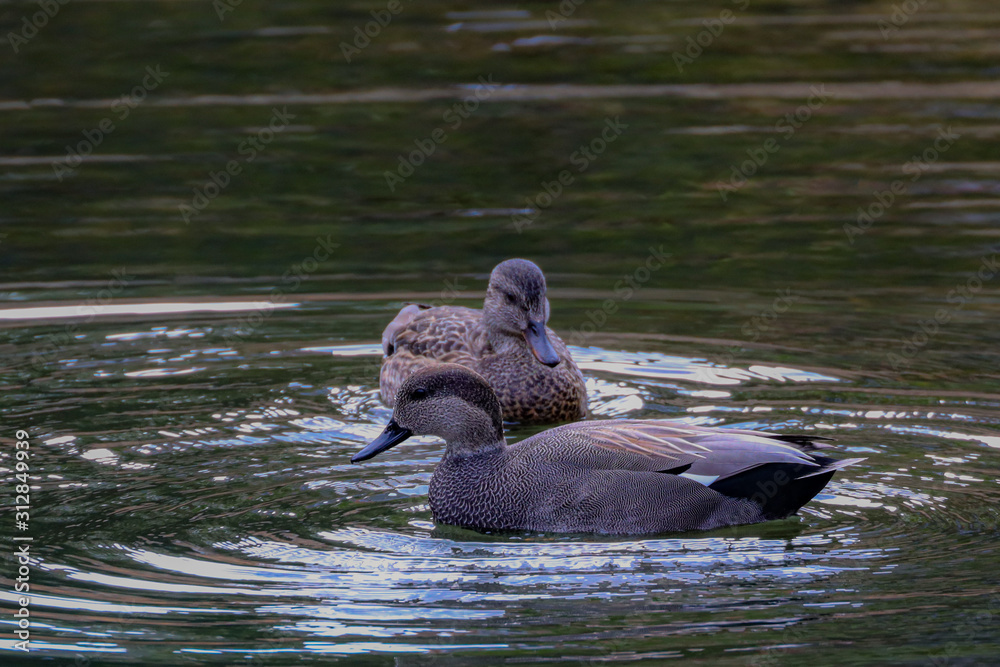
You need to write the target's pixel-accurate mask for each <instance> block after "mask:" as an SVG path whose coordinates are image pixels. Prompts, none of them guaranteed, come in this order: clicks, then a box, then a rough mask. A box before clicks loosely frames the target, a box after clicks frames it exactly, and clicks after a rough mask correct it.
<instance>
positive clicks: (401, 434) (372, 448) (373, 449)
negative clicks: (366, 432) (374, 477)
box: [351, 420, 413, 463]
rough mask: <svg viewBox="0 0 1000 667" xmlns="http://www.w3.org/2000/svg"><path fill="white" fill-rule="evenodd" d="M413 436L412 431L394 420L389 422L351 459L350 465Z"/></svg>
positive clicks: (365, 459) (376, 454)
mask: <svg viewBox="0 0 1000 667" xmlns="http://www.w3.org/2000/svg"><path fill="white" fill-rule="evenodd" d="M411 435H413V431H411V430H410V429H408V428H403V427H402V426H400V425H399V424H397V423H396V421H395V420H389V423H388V424H386V427H385V430H383V431H382V433H380V434H379V436H378V437H377V438H375V439H374V440H372V441H371V442H370V443H368V445H367V446H366V447H365V448H364V449H362V450H361V451H360V452H358V453H357V454H355V455H354V456H352V457H351V463H361V462H362V461H367V460H368V459H370V458H372V457H375V456H378V455H379V454H381V453H382V452H384V451H385V450H387V449H391V448H393V447H395V446H396V445H398V444H399V443H401V442H403V441H404V440H406V439H407V438H409V437H410V436H411Z"/></svg>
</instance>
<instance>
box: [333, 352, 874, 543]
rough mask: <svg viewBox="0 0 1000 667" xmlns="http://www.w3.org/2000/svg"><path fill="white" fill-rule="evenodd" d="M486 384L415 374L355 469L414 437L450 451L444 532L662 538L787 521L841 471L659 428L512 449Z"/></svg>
mask: <svg viewBox="0 0 1000 667" xmlns="http://www.w3.org/2000/svg"><path fill="white" fill-rule="evenodd" d="M501 415H502V413H501V406H500V402H499V401H498V400H497V397H496V394H495V393H494V392H493V390H492V389H491V388H490V385H489V383H488V382H487V381H486V380H485V379H484V378H482V377H481V376H479V375H477V374H476V373H474V372H472V371H470V370H469V369H467V368H465V367H463V366H458V365H454V364H438V365H434V366H431V367H428V368H423V369H420V370H418V371H416V372H415V373H413V374H412V375H411V376H410V377H409V378H407V379H406V381H404V382H403V384H402V386H401V387H400V388H399V392H398V394H397V396H396V402H395V409H394V410H393V414H392V420H391V421H390V422H389V424H388V425H387V426H386V427H385V430H383V431H382V434H381V435H379V436H378V438H376V439H375V440H374V441H372V442H371V443H370V444H369V445H367V446H366V447H364V448H363V449H362V450H361V451H360V452H358V453H357V454H355V455H354V457H353V458H352V459H351V461H352V462H353V463H358V462H361V461H365V460H367V459H370V458H372V457H374V456H376V455H378V454H379V453H381V452H384V451H385V450H387V449H389V448H390V447H393V446H395V445H397V444H399V443H400V442H403V441H404V440H406V439H407V438H408V437H410V436H411V435H436V436H439V437H441V438H444V440H445V442H446V447H445V452H444V456H443V457H442V459H441V462H440V463H439V464H438V466H437V468H436V469H435V471H434V475H433V477H432V478H431V483H430V491H429V495H430V507H431V512H432V513H433V515H434V519H435V520H436V521H438V522H440V523H445V524H451V525H455V526H461V527H464V528H471V529H475V530H480V531H537V532H558V533H605V534H620V535H625V534H627V535H640V534H656V533H665V532H675V531H688V530H706V529H711V528H719V527H722V526H731V525H739V524H750V523H757V522H760V521H768V520H771V519H781V518H784V517H787V516H789V515H791V514H794V513H795V512H796V511H797V510H798V509H799V508H800V507H801V506H802V505H804V504H805V503H807V502H808V501H809V500H810V499H812V498H813V496H815V495H816V494H817V493H819V492H820V491H821V490H822V489H823V487H824V486H826V484H827V482H829V481H830V479H831V478H832V477H833V474H834V472H835V471H836V470H838V469H840V468H843V467H846V466H848V465H851V464H854V463H857V462H859V461H863V460H864V459H843V460H836V459H832V458H829V457H826V456H823V455H821V454H819V453H817V452H818V450H820V449H828V448H829V447H830V445H824V444H821V443H818V442H816V441H817V440H824V439H825V438H818V437H812V436H806V435H778V434H773V433H763V432H757V431H747V430H732V429H716V428H706V427H699V426H688V425H685V424H678V423H672V422H669V421H662V420H609V421H589V422H579V423H574V424H565V425H562V426H557V427H555V428H551V429H548V430H545V431H542V432H541V433H538V434H536V435H533V436H531V437H529V438H527V439H525V440H522V441H521V442H518V443H516V444H513V445H508V444H506V442H505V440H504V434H503V420H502V417H501Z"/></svg>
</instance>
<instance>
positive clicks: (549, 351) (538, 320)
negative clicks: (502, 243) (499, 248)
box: [483, 259, 559, 367]
mask: <svg viewBox="0 0 1000 667" xmlns="http://www.w3.org/2000/svg"><path fill="white" fill-rule="evenodd" d="M548 321H549V300H548V299H547V298H546V297H545V276H544V275H543V274H542V270H541V269H539V268H538V266H537V265H535V263H534V262H529V261H528V260H526V259H508V260H507V261H505V262H501V263H500V264H497V266H496V268H495V269H493V273H491V274H490V284H489V287H487V288H486V300H485V301H484V302H483V324H484V325H485V326H486V329H487V331H488V332H489V333H490V342H491V343H492V344H493V346H494V348H498V350H497V351H498V352H499V351H502V350H503V348H504V347H506V346H508V345H511V344H517V345H522V344H523V343H527V345H528V348H529V349H530V350H531V352H532V354H534V355H535V358H536V359H538V361H540V362H541V363H543V364H545V365H546V366H549V367H552V366H557V365H558V364H559V355H558V353H557V352H556V350H555V348H554V347H552V342H551V341H549V337H548V335H547V334H546V333H545V323H546V322H548ZM521 341H523V343H522V342H521Z"/></svg>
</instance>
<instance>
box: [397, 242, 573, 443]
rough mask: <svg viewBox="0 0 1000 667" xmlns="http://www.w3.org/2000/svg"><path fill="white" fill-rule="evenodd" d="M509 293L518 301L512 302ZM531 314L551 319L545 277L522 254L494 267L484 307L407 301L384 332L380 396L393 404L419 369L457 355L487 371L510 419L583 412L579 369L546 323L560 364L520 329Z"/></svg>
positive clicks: (561, 417)
mask: <svg viewBox="0 0 1000 667" xmlns="http://www.w3.org/2000/svg"><path fill="white" fill-rule="evenodd" d="M508 295H510V296H513V297H516V299H517V302H516V303H513V302H511V303H508V302H507V301H506V299H508V298H509V297H508ZM532 316H533V317H534V319H535V320H536V321H538V322H541V323H542V324H543V325H544V322H545V321H547V319H548V300H547V299H546V297H545V278H544V276H543V275H542V272H541V270H540V269H538V267H537V266H535V265H534V264H533V263H531V262H528V261H527V260H520V259H515V260H507V261H506V262H503V263H501V264H500V265H498V266H497V267H496V268H495V269H494V271H493V274H492V275H491V277H490V285H489V287H488V288H487V294H486V299H485V300H484V304H483V310H475V309H472V308H463V307H458V306H438V307H435V308H428V307H426V306H420V305H417V304H410V305H408V306H406V307H404V308H403V309H402V310H400V312H399V314H398V315H397V316H396V317H395V319H393V321H392V322H390V323H389V326H387V327H386V329H385V332H383V334H382V348H383V352H384V353H385V357H384V359H383V362H382V370H381V373H380V374H379V387H380V389H381V393H382V400H383V401H384V402H385V403H386V405H388V406H390V407H392V405H393V401H394V399H395V395H396V391H397V390H398V389H399V386H400V385H401V384H402V383H403V381H404V380H405V379H406V378H407V377H409V376H410V375H411V374H412V373H414V372H415V371H417V370H419V369H422V368H427V367H429V366H432V365H434V364H439V363H456V364H460V365H462V366H465V367H466V368H470V369H472V370H474V371H476V372H477V373H479V374H480V375H482V376H483V377H484V378H486V380H487V381H488V382H489V383H490V386H491V387H493V389H494V391H495V392H496V393H497V396H498V397H499V399H500V403H501V405H502V406H503V411H504V412H503V414H504V419H505V420H507V421H511V422H520V423H534V424H541V423H555V422H562V421H572V420H576V419H581V418H583V417H585V416H586V413H587V389H586V385H585V383H584V380H583V375H582V373H580V369H579V368H578V367H577V365H576V363H574V361H573V358H572V356H571V355H570V353H569V350H568V349H567V347H566V344H565V343H563V341H562V340H561V339H560V338H559V337H558V336H557V335H556V334H555V333H554V332H553V331H552V330H551V329H549V328H548V327H544V331H545V334H546V337H547V338H548V341H549V343H551V345H552V348H553V349H554V351H555V354H556V355H557V356H558V365H556V366H555V367H549V366H546V365H545V364H543V363H542V362H541V361H539V359H538V358H537V357H536V355H535V354H534V353H533V352H532V349H531V347H530V346H529V344H528V342H527V341H526V339H525V337H524V335H523V334H522V331H521V330H522V329H524V328H525V322H527V321H528V320H529V319H532Z"/></svg>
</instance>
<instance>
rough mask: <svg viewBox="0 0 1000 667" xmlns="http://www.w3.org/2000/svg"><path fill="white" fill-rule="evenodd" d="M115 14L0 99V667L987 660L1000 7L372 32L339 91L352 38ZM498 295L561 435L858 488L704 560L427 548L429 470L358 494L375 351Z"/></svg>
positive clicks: (760, 9)
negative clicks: (606, 427)
mask: <svg viewBox="0 0 1000 667" xmlns="http://www.w3.org/2000/svg"><path fill="white" fill-rule="evenodd" d="M113 4H114V7H113V8H111V9H109V7H110V5H108V3H102V2H90V1H87V0H75V1H74V2H73V3H69V4H67V5H65V6H61V9H60V10H59V13H58V14H57V15H55V16H54V17H52V18H51V19H50V20H49V22H48V24H47V25H46V26H45V27H44V28H43V29H41V30H39V32H38V34H37V35H36V36H34V37H32V38H31V39H30V40H29V41H28V42H27V43H26V44H21V45H20V46H19V49H18V52H17V53H13V49H11V51H8V53H7V54H6V56H5V57H6V58H7V59H8V60H7V61H5V62H10V63H12V66H8V67H5V68H2V69H0V121H2V126H3V127H4V128H5V131H4V132H2V133H0V201H2V202H3V206H2V207H0V256H2V258H3V261H2V264H0V271H2V272H3V275H2V277H0V296H2V298H3V303H2V304H0V329H2V332H3V334H4V335H3V338H2V339H0V344H2V345H3V348H2V349H3V352H4V355H3V361H4V363H3V371H4V375H3V379H2V382H3V388H4V389H5V391H4V392H2V393H0V410H2V411H3V414H4V423H5V425H6V431H5V432H4V433H2V434H0V439H2V441H3V443H4V444H3V447H2V451H0V466H2V467H3V472H4V479H5V482H4V483H5V485H6V486H7V488H10V489H13V488H14V484H15V481H14V476H13V473H12V472H11V471H12V468H13V463H14V461H13V452H14V436H15V432H16V430H17V429H26V430H27V431H28V432H29V434H30V436H31V438H30V442H31V451H32V453H33V458H32V459H31V470H32V493H31V497H32V509H31V522H30V529H29V530H28V531H26V532H27V533H30V535H31V536H32V537H33V540H34V541H33V543H32V547H31V553H32V561H31V567H32V574H31V586H32V589H31V592H32V602H31V619H32V626H31V648H32V652H31V653H30V654H29V655H27V656H26V655H24V654H23V653H22V652H19V651H17V649H16V648H15V641H16V640H14V639H12V637H13V629H14V621H13V616H12V614H13V611H14V609H15V605H16V604H17V597H18V596H17V595H16V594H15V593H14V583H15V582H14V577H15V576H16V565H15V561H14V560H12V559H8V560H7V561H5V562H6V563H7V565H6V567H5V569H4V570H3V571H2V572H0V601H2V605H3V610H4V611H3V614H2V618H0V625H2V626H3V627H4V628H6V630H5V632H4V636H3V637H2V638H0V651H3V654H4V658H3V660H4V661H8V662H12V663H13V662H14V661H21V660H28V659H31V658H35V659H41V658H50V659H56V660H58V661H63V662H68V663H75V664H100V663H116V662H117V663H129V664H139V663H141V664H290V663H292V664H294V663H297V662H300V661H307V660H311V661H319V660H324V661H325V660H331V661H332V660H335V659H337V660H341V661H345V662H348V663H349V664H393V663H395V664H400V665H411V664H412V665H424V664H433V663H436V662H439V661H442V660H450V661H454V662H456V663H458V664H465V663H469V662H472V661H473V660H478V661H487V662H489V663H504V664H506V663H511V664H520V663H524V662H529V663H530V662H542V661H544V662H554V663H560V662H570V663H575V662H592V663H595V664H603V663H618V662H622V663H634V662H648V663H650V664H656V663H659V662H664V661H666V660H668V659H683V660H685V661H688V662H691V663H693V664H710V665H729V664H732V665H745V664H752V665H778V664H790V665H794V664H803V663H804V662H807V661H808V662H809V663H810V664H815V665H827V664H828V665H852V664H856V665H868V664H900V665H902V664H906V665H911V664H956V665H957V664H962V665H966V664H992V663H994V662H996V656H997V655H1000V630H998V628H1000V597H998V593H997V591H998V583H1000V575H998V574H997V563H998V560H997V559H998V554H997V551H996V545H997V525H998V514H997V510H996V509H995V508H996V507H997V504H998V502H1000V489H998V487H997V480H996V479H995V471H996V470H997V468H998V466H1000V426H998V421H1000V409H998V408H1000V393H998V391H997V386H998V379H1000V378H998V373H997V367H998V361H1000V359H998V354H997V349H998V345H1000V334H998V331H1000V329H998V328H997V326H996V322H997V321H998V315H1000V290H998V287H997V283H996V281H995V280H996V271H997V269H996V261H997V258H998V257H997V256H998V254H1000V241H998V236H1000V231H998V223H1000V207H998V202H1000V198H998V193H1000V185H998V181H997V175H998V173H1000V161H998V157H997V153H996V148H995V146H996V137H997V134H998V133H1000V106H998V97H1000V91H998V88H997V83H996V77H997V73H998V68H997V64H996V54H997V51H996V46H995V44H996V38H997V36H998V35H1000V14H997V13H996V12H995V10H994V8H993V7H992V6H991V5H990V4H989V3H985V2H967V3H960V4H948V5H939V6H931V5H923V6H921V7H920V9H919V10H918V11H916V12H915V13H912V15H907V16H905V17H897V19H896V20H894V19H893V18H892V13H893V11H894V10H893V5H892V4H891V3H885V4H883V3H875V2H859V3H854V4H852V5H851V6H850V8H847V9H845V8H844V7H843V6H841V5H840V4H836V3H821V2H782V3H770V4H766V5H761V6H757V5H753V4H751V5H747V4H745V3H742V2H737V3H720V4H718V5H717V6H713V7H708V6H705V5H697V4H695V3H689V2H677V3H670V4H667V5H660V4H656V3H621V2H604V1H601V0H588V2H586V3H583V4H582V5H580V6H579V7H578V8H577V9H576V10H575V11H573V12H572V13H571V14H567V15H566V16H560V15H559V11H560V10H559V7H560V5H558V4H556V3H526V4H525V3H522V4H519V5H516V6H514V5H502V6H496V5H487V4H483V3H478V4H477V3H471V4H466V5H462V6H461V7H458V6H453V5H452V4H448V3H441V2H421V3H404V5H403V10H402V11H401V12H400V13H399V14H398V15H397V16H395V17H394V18H393V19H392V21H391V22H390V23H389V24H388V25H387V26H385V27H383V28H381V29H380V30H379V31H378V34H377V36H376V37H373V38H372V39H371V41H370V44H368V45H367V46H365V47H364V48H363V49H359V51H360V52H359V53H353V52H350V49H348V51H349V56H350V60H351V61H350V62H347V59H346V58H345V55H344V48H343V47H342V46H341V43H342V42H344V43H351V41H352V40H353V39H354V37H355V32H354V28H355V27H356V26H358V27H361V28H363V27H364V26H365V24H366V23H367V22H369V21H371V20H372V17H371V14H370V12H371V11H372V10H375V11H376V12H378V11H380V10H382V9H383V8H384V6H385V5H380V4H378V3H375V4H370V5H369V4H360V5H355V4H350V5H337V6H335V7H330V6H327V5H324V4H322V3H312V2H305V3H293V4H282V5H266V6H261V5H249V4H245V3H244V4H240V5H236V6H234V8H233V10H232V11H226V12H224V13H223V14H222V17H221V19H220V17H219V16H218V15H217V13H216V10H215V9H213V7H212V6H211V5H203V4H198V3H182V2H174V3H153V4H150V3H113ZM564 4H566V3H564ZM723 10H729V11H731V12H732V20H731V21H729V22H727V23H724V28H723V29H722V30H721V32H719V34H718V35H714V36H712V35H711V33H712V32H713V31H718V25H717V24H716V23H714V22H715V21H721V20H722V18H723V15H722V14H721V12H722V11H723ZM36 11H37V5H35V4H34V3H9V4H6V5H4V6H3V9H2V10H0V28H2V30H0V33H3V34H5V35H6V34H8V33H9V32H10V31H16V30H18V29H19V27H18V26H20V25H21V18H22V16H25V15H30V14H32V13H34V12H36ZM549 12H556V15H555V16H556V18H553V16H552V15H550V14H549ZM727 17H728V15H727ZM562 19H565V20H562ZM904 19H905V20H904ZM728 20H729V19H728V18H727V21H728ZM550 21H551V23H550ZM705 21H708V22H709V24H710V26H714V30H713V29H712V28H711V27H706V25H705V23H704V22H705ZM886 21H887V22H888V23H885V22H886ZM880 22H883V23H882V24H881V25H880ZM887 25H888V26H890V27H886V26H887ZM705 30H708V31H709V35H710V36H711V39H709V37H706V36H704V34H703V33H704V31H705ZM372 32H374V30H372ZM689 38H690V39H691V40H692V41H694V42H695V43H697V41H696V40H699V39H700V40H701V42H702V46H701V53H700V54H697V55H696V56H694V55H693V54H695V52H696V51H697V49H694V48H693V47H690V42H689V41H688V40H689ZM2 46H3V48H5V49H6V48H11V47H10V46H9V45H2ZM689 48H690V49H691V50H690V51H689V50H688V49H689ZM675 54H679V55H675ZM685 58H687V59H690V60H691V62H687V61H686V60H685ZM147 68H152V70H153V71H154V72H159V73H160V76H159V80H156V79H155V78H149V77H150V75H149V70H147ZM144 80H145V83H144ZM154 83H155V86H154V85H153V84H154ZM137 86H139V87H140V90H139V91H137V90H136V87H137ZM143 86H145V87H146V89H145V90H142V89H141V88H142V87H143ZM140 94H141V98H142V99H139V98H140ZM477 94H478V97H477ZM123 95H124V96H125V99H124V100H123V99H122V96H123ZM126 109H128V111H129V113H128V114H127V115H124V111H125V110H126ZM106 119H108V120H110V122H112V123H113V124H114V129H113V130H111V131H105V130H100V128H101V127H102V121H104V120H106ZM104 127H105V128H106V127H107V124H106V123H105V124H104ZM95 128H96V130H95ZM608 128H611V129H608ZM97 130H100V132H101V134H100V138H101V140H100V142H99V143H97V142H96V140H93V139H88V137H91V138H93V137H96V136H98V135H97V134H95V131H97ZM602 132H604V133H605V134H604V136H603V137H602ZM442 133H443V134H442ZM434 137H437V139H434ZM441 137H444V139H443V140H441ZM255 138H256V140H257V142H258V144H257V145H254V144H250V143H246V142H249V141H250V140H251V139H255ZM598 139H601V142H598V141H597V140H598ZM265 140H266V141H265ZM86 141H90V142H91V143H93V144H95V145H93V146H91V150H90V151H89V153H90V154H89V155H86V156H83V157H82V158H80V159H79V161H77V159H76V158H74V157H73V155H74V152H87V146H86V145H84V146H83V147H82V148H81V142H86ZM428 142H431V144H428ZM602 142H603V145H602ZM428 145H433V147H434V150H433V152H431V154H430V155H429V156H422V159H421V157H420V156H418V157H416V158H413V157H411V154H412V153H413V151H416V150H420V149H421V148H420V147H421V146H424V147H426V146H428ZM251 149H252V151H251ZM587 151H589V154H588V152H587ZM251 152H252V155H253V159H249V158H250V155H251ZM424 152H430V151H429V149H426V150H425V151H424ZM401 160H402V162H403V163H406V162H407V161H409V163H410V165H409V166H411V167H412V174H408V171H409V170H408V169H406V168H405V167H400V164H401ZM230 161H235V163H236V164H237V166H239V167H240V170H239V173H234V174H231V175H230V177H229V180H228V182H225V183H224V186H223V187H219V185H218V184H219V183H220V182H223V181H225V178H224V177H222V176H219V174H220V173H221V172H223V171H225V170H226V169H227V165H228V164H229V163H230ZM418 161H419V162H420V164H415V163H416V162H418ZM60 165H62V167H60ZM67 169H68V170H69V173H67V171H66V170H67ZM233 171H235V170H233ZM563 171H568V172H569V175H570V176H571V177H572V179H571V180H572V182H571V183H570V184H569V185H565V186H563V187H561V192H557V190H558V188H556V186H555V185H554V183H557V182H558V179H559V175H560V173H561V172H563ZM213 174H215V175H216V176H215V178H214V179H213ZM387 174H395V175H396V176H398V177H399V178H400V179H401V182H400V181H399V180H397V179H395V178H392V177H391V176H387ZM564 180H565V179H564ZM213 183H214V184H215V187H214V188H213V185H212V184H213ZM213 193H214V194H213ZM553 193H555V195H554V194H553ZM199 197H202V198H204V199H205V200H206V201H205V202H204V206H202V205H201V200H199ZM184 206H188V207H190V208H189V209H188V211H187V215H185V209H184V208H183V207H184ZM191 209H193V210H194V211H195V212H192V211H191ZM512 256H526V257H529V258H531V259H533V260H535V261H536V262H538V263H539V264H540V265H541V266H542V267H543V269H544V270H545V272H546V275H547V277H548V282H549V287H550V298H551V301H552V304H553V317H552V321H551V325H552V326H553V327H554V328H555V329H556V330H557V331H559V332H561V333H562V334H563V335H564V337H565V338H566V339H567V340H568V342H569V343H570V344H571V346H572V351H573V353H574V356H575V357H576V358H577V359H578V360H579V361H580V365H581V367H582V368H583V370H584V374H585V376H586V378H587V384H588V394H589V403H590V412H591V415H592V417H593V418H596V419H611V418H620V417H628V418H673V419H679V420H684V421H687V422H689V423H695V424H706V425H716V426H720V427H737V428H760V429H765V430H771V431H775V432H786V433H793V432H805V433H815V434H817V435H823V436H827V437H833V438H835V439H836V444H837V446H838V447H839V448H840V450H841V452H842V455H843V456H854V457H866V459H867V460H866V461H865V462H864V463H862V464H860V465H858V466H855V467H852V468H849V469H847V470H845V471H843V472H841V473H838V475H837V476H836V478H835V479H834V480H833V482H832V483H831V484H830V485H829V486H828V487H827V488H826V489H825V490H824V492H823V493H822V494H820V496H818V497H817V498H816V499H815V500H814V501H813V502H811V503H810V504H809V505H808V506H806V507H805V508H804V509H803V510H802V512H801V513H800V515H799V516H798V517H794V518H791V519H788V520H785V521H779V522H772V523H768V524H763V525H756V526H747V527H739V528H732V529H727V530H719V531H713V532H711V533H691V534H680V535H663V536H658V537H656V538H655V539H630V538H608V537H595V536H580V535H575V536H560V535H528V534H525V535H520V534H518V535H484V534H479V533H475V532H471V531H465V530H460V529H455V528H449V527H445V526H436V525H435V524H434V523H433V522H432V520H431V516H430V512H429V510H428V507H427V499H426V493H427V484H428V482H429V480H430V476H431V473H432V471H433V468H434V465H435V463H436V461H437V460H438V458H439V457H440V454H441V450H442V445H441V443H440V442H439V441H437V440H435V439H434V438H414V439H411V440H410V441H408V442H407V443H406V444H405V445H403V446H400V447H397V448H396V449H394V450H393V451H392V452H390V453H388V454H386V455H383V456H380V457H379V458H377V459H374V460H372V461H370V462H368V463H366V464H365V465H362V466H355V465H351V464H350V463H349V459H350V456H351V454H353V453H354V452H356V451H357V450H358V449H359V448H360V447H361V446H362V445H363V444H364V443H365V442H367V441H368V440H370V439H371V438H372V437H374V436H375V435H377V434H378V433H379V431H380V430H381V428H382V426H383V425H384V423H385V422H386V421H387V420H388V418H389V411H388V410H387V409H386V408H385V407H384V406H383V405H382V404H381V402H380V401H379V398H378V383H377V374H378V367H379V363H380V359H379V356H378V349H379V346H378V341H379V337H380V333H381V330H382V328H383V327H384V326H385V324H386V323H387V322H388V321H389V320H390V319H391V318H392V316H393V315H394V313H395V312H396V310H398V308H399V307H400V306H401V304H402V303H404V302H406V301H414V300H415V301H436V302H439V303H454V304H458V305H469V306H475V305H476V304H477V303H478V302H480V301H481V298H482V292H483V289H484V287H485V280H486V277H487V275H488V272H489V270H490V269H491V268H492V267H493V266H494V265H495V264H496V263H497V262H498V261H500V260H502V259H505V258H507V257H512ZM661 256H665V259H664V260H662V261H661V260H659V259H656V261H652V260H651V258H653V259H655V258H659V257H661ZM654 267H655V268H654ZM629 284H631V285H632V287H630V288H629V289H628V290H626V289H624V288H623V287H622V286H623V285H629ZM535 431H537V429H524V428H513V429H511V430H510V432H509V433H508V436H509V438H510V439H512V440H515V439H520V438H523V437H526V436H527V435H529V434H531V433H533V432H535ZM8 497H10V498H13V493H10V494H8ZM11 504H12V503H11V502H5V503H4V505H5V511H2V512H0V521H2V522H3V524H4V525H3V527H2V529H0V534H2V535H4V536H13V535H14V534H15V533H17V531H16V528H15V527H14V526H15V524H14V517H13V514H12V511H11ZM5 543H6V545H7V547H6V548H8V549H9V550H10V551H13V547H12V545H13V544H14V543H13V542H12V541H10V540H7V541H6V542H5Z"/></svg>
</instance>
